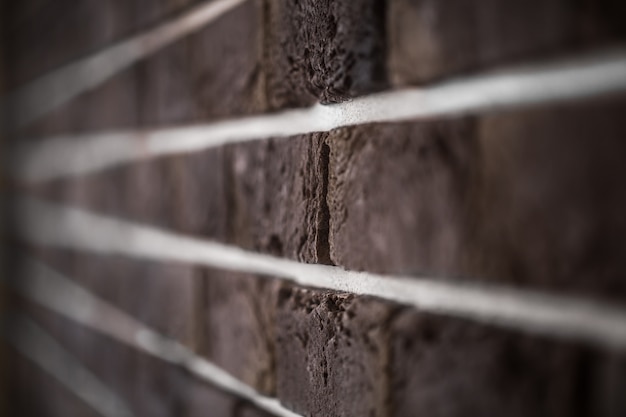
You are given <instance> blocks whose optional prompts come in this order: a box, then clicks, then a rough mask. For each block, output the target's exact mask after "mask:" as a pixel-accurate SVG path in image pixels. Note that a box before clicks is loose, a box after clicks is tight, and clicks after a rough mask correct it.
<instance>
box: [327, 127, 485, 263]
mask: <svg viewBox="0 0 626 417" xmlns="http://www.w3.org/2000/svg"><path fill="white" fill-rule="evenodd" d="M475 131H476V129H475V124H474V123H473V121H472V120H455V121H441V122H412V123H402V124H376V125H364V126H358V127H352V128H344V129H340V130H336V131H334V132H332V133H331V134H329V136H328V139H327V143H328V146H329V147H330V162H329V187H328V196H327V201H328V206H329V209H330V234H329V235H330V252H331V256H330V257H331V259H332V261H333V262H334V263H335V264H337V265H341V266H344V267H346V268H348V269H358V270H368V271H372V272H382V273H395V274H409V275H412V274H417V273H429V272H430V273H432V272H436V273H439V274H451V273H458V272H459V268H460V259H461V256H462V253H463V252H462V251H463V248H462V247H461V242H462V239H463V233H464V210H465V206H466V200H467V191H468V185H469V184H470V182H471V176H470V175H469V174H470V173H471V168H472V166H473V165H474V164H475V163H476V155H475V154H476V138H475Z"/></svg>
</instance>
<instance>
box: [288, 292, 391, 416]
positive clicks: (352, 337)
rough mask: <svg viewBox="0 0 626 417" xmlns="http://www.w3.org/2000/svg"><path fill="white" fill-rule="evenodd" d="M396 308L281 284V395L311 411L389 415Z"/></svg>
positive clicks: (302, 410)
mask: <svg viewBox="0 0 626 417" xmlns="http://www.w3.org/2000/svg"><path fill="white" fill-rule="evenodd" d="M391 311H392V309H391V308H390V307H389V306H387V305H384V304H383V303H381V302H379V301H376V300H371V299H365V298H358V297H355V296H354V295H349V294H337V293H329V292H323V291H313V290H306V289H299V288H295V287H290V286H288V285H285V286H283V288H282V289H281V291H280V294H279V300H278V312H277V318H276V328H277V330H276V358H277V361H276V366H277V368H276V378H277V394H278V398H279V399H280V401H281V402H282V403H284V404H285V405H286V406H288V407H289V408H291V409H293V410H295V411H296V412H299V413H302V414H304V415H310V416H387V415H388V413H389V398H388V389H389V386H388V376H389V375H388V373H387V366H388V362H389V349H388V346H389V345H388V339H387V336H388V335H387V327H388V324H389V319H390V318H391V317H392V315H391Z"/></svg>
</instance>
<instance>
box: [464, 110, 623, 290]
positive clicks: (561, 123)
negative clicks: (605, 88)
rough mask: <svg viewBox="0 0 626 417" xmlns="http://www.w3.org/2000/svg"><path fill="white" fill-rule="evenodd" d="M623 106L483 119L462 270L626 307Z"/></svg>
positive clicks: (515, 113)
mask: <svg viewBox="0 0 626 417" xmlns="http://www.w3.org/2000/svg"><path fill="white" fill-rule="evenodd" d="M625 105H626V100H625V99H624V98H619V99H606V100H589V101H586V102H579V103H569V104H562V105H554V106H543V107H537V108H533V109H528V110H517V111H509V112H500V113H497V114H492V115H486V116H483V117H481V119H480V124H479V131H480V133H479V137H480V142H479V156H478V158H479V161H480V163H479V164H476V169H477V173H476V174H475V177H476V184H475V185H474V186H473V187H472V188H473V190H472V191H471V195H472V201H471V207H472V209H471V210H470V211H469V216H468V218H469V219H471V220H472V225H471V229H470V231H469V233H468V236H469V241H468V243H467V252H466V253H467V264H466V269H467V271H468V273H469V274H470V275H472V276H480V277H485V278H488V279H489V280H494V281H498V282H502V283H506V284H512V283H515V284H519V285H524V286H527V285H528V286H530V285H532V286H533V287H540V288H543V289H550V290H553V291H554V292H557V293H560V294H564V293H574V292H575V293H578V294H581V295H585V296H599V297H606V298H611V299H614V300H619V301H622V302H623V301H624V300H626V280H624V272H625V271H626V218H625V217H624V215H623V213H624V212H626V194H625V193H624V187H623V180H622V179H623V178H624V177H625V176H626V166H625V165H624V163H623V158H622V155H624V154H625V152H626V143H624V141H623V138H624V136H625V135H626V123H624V119H623V117H622V116H621V115H622V114H624V110H625Z"/></svg>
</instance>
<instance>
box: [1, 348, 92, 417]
mask: <svg viewBox="0 0 626 417" xmlns="http://www.w3.org/2000/svg"><path fill="white" fill-rule="evenodd" d="M7 352H8V353H7V355H6V356H5V358H6V359H7V360H10V361H11V364H12V366H11V372H10V373H9V374H4V375H7V376H10V377H11V384H8V385H7V391H4V392H5V393H7V394H6V397H7V398H10V408H8V409H6V408H5V409H3V410H2V411H5V412H6V413H7V414H4V415H15V416H20V417H38V416H48V417H62V416H84V417H98V416H99V415H100V414H99V413H97V412H96V411H94V410H92V409H91V408H90V407H89V406H87V405H86V404H84V403H83V402H82V401H81V400H80V399H78V398H76V397H75V396H74V395H73V394H72V393H70V392H69V391H68V390H67V388H65V387H64V386H62V385H61V384H60V383H59V382H57V381H56V380H55V379H54V378H53V377H52V376H50V375H49V374H47V373H46V372H45V371H43V370H42V369H41V368H39V367H38V366H37V365H34V364H33V363H32V362H30V361H29V360H28V359H26V358H25V357H23V356H21V355H20V354H19V353H17V352H15V351H13V350H11V351H7ZM3 353H4V352H3ZM33 399H36V400H33Z"/></svg>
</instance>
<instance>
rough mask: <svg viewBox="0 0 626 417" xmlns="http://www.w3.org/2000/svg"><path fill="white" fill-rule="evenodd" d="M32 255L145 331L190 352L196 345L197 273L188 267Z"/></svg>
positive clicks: (54, 253)
mask: <svg viewBox="0 0 626 417" xmlns="http://www.w3.org/2000/svg"><path fill="white" fill-rule="evenodd" d="M36 255H37V258H39V259H41V260H42V261H43V262H44V263H45V264H46V265H48V266H49V267H50V268H52V269H53V270H55V271H57V272H59V273H60V274H62V275H64V276H66V277H67V278H69V279H71V280H73V281H75V282H76V283H77V284H78V285H81V286H82V287H84V288H86V289H87V290H89V291H92V292H93V293H94V294H95V295H96V296H99V297H101V298H102V299H104V300H105V301H107V302H109V303H111V304H113V305H114V306H116V307H118V308H120V309H121V310H123V311H125V312H127V313H128V314H130V315H132V316H134V317H136V318H137V319H138V320H139V321H142V322H143V323H145V324H146V325H148V326H149V327H152V328H154V329H155V330H157V331H159V332H161V333H163V334H165V335H166V336H169V337H172V338H174V339H176V340H178V341H179V342H181V343H183V344H185V345H187V346H189V347H191V348H195V347H196V346H197V344H198V343H199V341H198V333H197V332H198V327H197V326H199V323H198V320H199V317H198V312H199V308H200V306H199V302H200V299H199V295H198V293H197V292H198V290H199V285H200V282H199V280H200V275H199V274H198V272H197V270H196V269H194V268H193V267H191V266H186V265H180V264H167V263H163V262H155V261H146V260H141V259H134V258H126V257H124V256H114V255H97V254H90V253H81V252H74V251H69V250H62V249H56V250H53V249H46V250H45V251H43V250H40V251H38V253H37V254H36Z"/></svg>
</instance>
